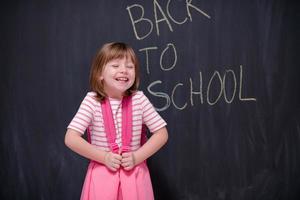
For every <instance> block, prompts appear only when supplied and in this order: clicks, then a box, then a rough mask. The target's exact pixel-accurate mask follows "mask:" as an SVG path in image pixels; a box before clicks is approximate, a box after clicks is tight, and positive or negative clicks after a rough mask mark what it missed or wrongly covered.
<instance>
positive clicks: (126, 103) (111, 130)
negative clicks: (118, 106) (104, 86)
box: [101, 96, 132, 153]
mask: <svg viewBox="0 0 300 200" xmlns="http://www.w3.org/2000/svg"><path fill="white" fill-rule="evenodd" d="M101 108H102V115H103V120H104V129H105V132H106V137H107V141H108V143H109V146H110V149H111V151H112V152H114V153H119V147H118V145H117V144H116V133H117V132H116V129H115V124H114V119H113V115H112V110H111V106H110V102H109V100H108V99H105V100H104V101H102V102H101ZM131 139H132V97H131V96H128V97H123V99H122V147H121V149H120V153H122V152H128V151H130V149H131V148H130V144H131Z"/></svg>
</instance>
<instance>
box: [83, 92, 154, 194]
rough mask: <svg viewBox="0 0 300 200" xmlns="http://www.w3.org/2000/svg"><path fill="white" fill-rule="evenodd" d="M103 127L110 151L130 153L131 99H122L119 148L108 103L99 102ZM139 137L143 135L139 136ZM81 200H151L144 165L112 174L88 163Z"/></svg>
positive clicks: (92, 163)
mask: <svg viewBox="0 0 300 200" xmlns="http://www.w3.org/2000/svg"><path fill="white" fill-rule="evenodd" d="M101 108H102V114H103V119H104V127H105V132H106V136H107V140H108V143H109V145H110V149H111V151H112V152H115V153H117V152H121V153H123V152H128V151H130V143H131V138H132V101H131V97H124V98H123V100H122V147H121V148H119V147H118V145H117V144H116V143H115V139H116V130H115V125H114V120H113V116H112V111H111V107H110V103H109V100H107V99H105V100H104V101H103V102H102V103H101ZM142 137H143V134H142ZM80 199H81V200H153V199H154V195H153V190H152V184H151V179H150V174H149V170H148V167H147V165H146V162H145V161H144V162H142V163H141V164H139V165H136V166H135V167H134V168H133V169H132V170H130V171H126V170H124V169H123V168H122V167H121V168H120V169H119V170H118V171H116V172H113V171H111V170H109V169H108V168H107V167H106V166H105V165H103V164H100V163H98V162H95V161H91V162H90V164H89V166H88V170H87V174H86V177H85V181H84V185H83V188H82V193H81V198H80Z"/></svg>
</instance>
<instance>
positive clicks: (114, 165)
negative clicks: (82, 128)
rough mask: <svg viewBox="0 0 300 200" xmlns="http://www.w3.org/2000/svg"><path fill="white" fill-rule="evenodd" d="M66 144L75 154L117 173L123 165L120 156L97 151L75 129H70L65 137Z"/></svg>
mask: <svg viewBox="0 0 300 200" xmlns="http://www.w3.org/2000/svg"><path fill="white" fill-rule="evenodd" d="M65 144H66V146H67V147H69V148H70V149H71V150H73V151H74V152H76V153H78V154H79V155H81V156H84V157H86V158H88V159H91V160H94V161H96V162H99V163H102V164H105V165H106V166H107V167H108V168H109V169H111V170H113V171H116V170H117V169H118V168H119V167H120V164H121V159H122V157H121V156H120V155H118V154H113V153H111V152H106V151H102V150H100V149H96V148H95V147H94V146H93V145H91V144H90V143H88V142H87V141H86V140H85V139H83V138H82V137H81V134H80V133H79V132H77V131H75V130H73V129H68V130H67V132H66V135H65Z"/></svg>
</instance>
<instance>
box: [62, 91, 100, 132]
mask: <svg viewBox="0 0 300 200" xmlns="http://www.w3.org/2000/svg"><path fill="white" fill-rule="evenodd" d="M95 101H96V100H95V98H94V95H93V93H91V92H89V93H88V94H87V95H86V96H85V98H84V99H83V101H82V102H81V105H80V107H79V109H78V111H77V113H76V114H75V116H74V118H73V119H72V121H71V123H70V124H69V126H68V129H73V130H75V131H78V132H79V133H81V134H84V132H85V130H86V128H87V127H88V126H89V125H90V124H91V121H92V119H93V113H94V109H95Z"/></svg>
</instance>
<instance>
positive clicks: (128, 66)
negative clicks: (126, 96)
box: [126, 65, 134, 69]
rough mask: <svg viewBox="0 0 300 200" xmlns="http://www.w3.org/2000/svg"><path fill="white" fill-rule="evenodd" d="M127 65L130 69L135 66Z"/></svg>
mask: <svg viewBox="0 0 300 200" xmlns="http://www.w3.org/2000/svg"><path fill="white" fill-rule="evenodd" d="M126 67H127V68H129V69H133V68H134V66H133V65H127V66H126Z"/></svg>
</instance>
